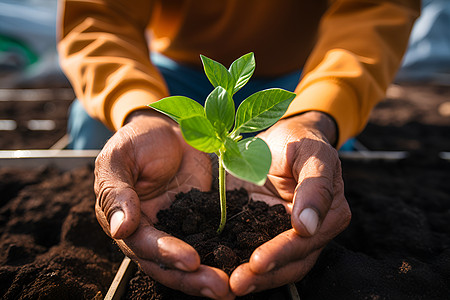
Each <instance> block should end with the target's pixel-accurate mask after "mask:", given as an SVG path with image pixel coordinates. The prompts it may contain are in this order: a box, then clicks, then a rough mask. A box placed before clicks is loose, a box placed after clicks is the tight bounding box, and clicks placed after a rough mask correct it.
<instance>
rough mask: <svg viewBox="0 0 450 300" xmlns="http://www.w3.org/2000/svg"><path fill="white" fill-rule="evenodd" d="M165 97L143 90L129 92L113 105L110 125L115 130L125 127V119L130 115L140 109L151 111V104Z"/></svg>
mask: <svg viewBox="0 0 450 300" xmlns="http://www.w3.org/2000/svg"><path fill="white" fill-rule="evenodd" d="M164 97H166V95H155V94H154V93H150V92H148V91H145V90H142V89H133V90H128V91H126V92H125V93H123V94H122V95H120V96H119V97H118V98H117V99H116V100H115V101H114V103H113V104H112V105H111V109H110V113H111V114H110V116H111V119H110V120H108V123H109V125H110V126H112V127H113V128H114V130H118V129H119V128H120V127H122V126H123V125H124V122H125V119H126V117H127V116H128V115H129V114H130V113H132V112H133V111H136V110H139V109H150V108H149V107H148V105H149V104H150V103H153V102H156V101H158V100H160V99H161V98H164Z"/></svg>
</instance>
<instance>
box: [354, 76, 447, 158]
mask: <svg viewBox="0 0 450 300" xmlns="http://www.w3.org/2000/svg"><path fill="white" fill-rule="evenodd" d="M357 140H358V141H359V142H360V143H362V145H363V146H365V147H367V148H368V149H369V150H381V151H408V152H413V153H422V154H427V155H428V156H435V155H436V154H437V153H439V152H442V151H447V152H448V151H450V86H436V85H402V86H400V85H392V86H391V87H390V88H389V89H388V91H387V97H386V99H385V100H384V101H382V102H380V103H379V104H378V105H377V106H376V107H375V109H374V110H373V111H372V113H371V115H370V119H369V123H368V124H367V126H366V128H365V129H364V130H363V132H362V133H361V134H360V135H359V136H358V137H357Z"/></svg>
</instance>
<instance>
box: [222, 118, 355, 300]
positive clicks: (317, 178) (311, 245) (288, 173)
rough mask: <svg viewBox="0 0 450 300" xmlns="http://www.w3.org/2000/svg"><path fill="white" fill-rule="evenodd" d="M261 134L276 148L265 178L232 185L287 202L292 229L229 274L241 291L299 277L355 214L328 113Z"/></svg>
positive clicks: (286, 122)
mask: <svg viewBox="0 0 450 300" xmlns="http://www.w3.org/2000/svg"><path fill="white" fill-rule="evenodd" d="M259 137H261V138H262V139H263V140H265V141H266V143H267V144H268V145H269V148H270V150H271V153H272V166H271V168H270V171H269V175H268V180H267V182H266V184H265V185H264V186H263V187H257V186H255V185H251V184H248V183H241V182H239V181H237V180H234V179H231V178H230V180H228V182H229V188H234V187H238V186H242V185H243V186H244V187H245V188H246V189H247V190H248V191H249V194H250V197H252V198H253V199H255V200H263V201H266V202H268V203H269V204H276V203H281V204H284V205H285V207H286V208H287V211H288V212H289V213H290V214H291V223H292V229H290V230H288V231H285V232H283V233H281V234H279V235H278V236H276V237H275V238H273V239H272V240H270V241H268V242H267V243H265V244H263V245H261V246H260V247H258V248H257V249H256V250H255V251H254V252H253V254H252V256H251V257H250V260H249V262H248V263H245V264H242V265H240V266H239V267H238V268H237V269H236V270H235V271H234V272H233V273H232V274H231V276H230V287H231V290H232V291H233V293H234V294H236V295H238V296H241V295H245V294H248V293H250V292H254V291H260V290H265V289H270V288H274V287H278V286H281V285H284V284H287V283H293V282H297V281H299V280H301V279H302V278H303V277H304V276H305V275H306V274H307V273H308V272H309V271H310V270H311V268H312V267H313V266H314V264H315V262H316V260H317V258H318V257H319V254H320V252H321V250H322V249H323V248H324V247H325V245H326V244H327V243H328V242H330V241H331V240H332V239H333V238H334V237H335V236H336V235H338V234H339V233H340V232H341V231H343V230H344V229H345V228H346V227H347V226H348V224H349V222H350V218H351V213H350V209H349V206H348V203H347V201H346V199H345V197H344V183H343V179H342V174H341V166H340V160H339V157H338V153H337V151H336V150H335V149H334V148H333V147H332V146H331V145H330V142H331V143H333V142H334V139H336V129H335V125H334V122H333V121H332V120H331V119H330V118H329V117H328V116H326V115H325V114H322V113H320V112H308V113H305V114H302V115H298V116H294V117H291V118H288V119H283V120H281V121H279V122H278V123H277V124H275V125H274V126H272V127H271V128H270V129H269V130H267V131H265V132H263V133H261V134H260V135H259Z"/></svg>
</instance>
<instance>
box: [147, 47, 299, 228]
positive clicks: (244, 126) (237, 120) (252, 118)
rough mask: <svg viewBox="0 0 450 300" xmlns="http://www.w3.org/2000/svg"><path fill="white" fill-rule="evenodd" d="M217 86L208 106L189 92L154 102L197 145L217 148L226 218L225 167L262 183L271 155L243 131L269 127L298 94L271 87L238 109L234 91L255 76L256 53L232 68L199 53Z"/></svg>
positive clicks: (208, 149) (223, 217) (209, 149)
mask: <svg viewBox="0 0 450 300" xmlns="http://www.w3.org/2000/svg"><path fill="white" fill-rule="evenodd" d="M200 58H201V60H202V63H203V67H204V70H205V73H206V76H207V77H208V79H209V81H210V82H211V84H212V85H213V86H214V90H213V91H212V92H211V93H210V94H209V95H208V97H207V98H206V101H205V107H203V106H202V105H201V104H199V103H198V102H196V101H195V100H193V99H191V98H188V97H184V96H171V97H167V98H164V99H161V100H159V101H157V102H154V103H152V104H150V105H149V106H150V107H152V108H154V109H156V110H157V111H159V112H161V113H164V114H166V115H167V116H169V117H170V118H172V119H173V120H175V121H176V122H178V124H179V125H180V129H181V133H182V135H183V137H184V139H185V140H186V142H187V143H188V144H189V145H191V146H192V147H194V148H196V149H198V150H200V151H203V152H206V153H215V154H216V155H217V157H218V162H219V199H220V211H221V219H220V225H219V228H218V230H217V232H218V233H220V232H222V230H223V229H224V227H225V222H226V188H225V170H226V171H228V172H229V173H230V174H232V175H233V176H235V177H237V178H239V179H242V180H246V181H249V182H252V183H254V184H257V185H263V184H264V183H265V181H266V178H267V174H268V172H269V168H270V164H271V161H272V156H271V154H270V150H269V147H268V146H267V144H266V143H265V142H264V141H263V140H262V139H260V138H258V137H250V138H245V139H242V136H241V134H242V133H252V132H257V131H261V130H264V129H267V128H268V127H270V126H272V125H273V124H275V122H277V121H278V120H279V119H280V118H281V116H282V115H283V114H284V113H285V112H286V110H287V108H288V106H289V104H290V103H291V101H292V100H293V99H294V97H295V94H294V93H291V92H288V91H286V90H283V89H277V88H273V89H267V90H263V91H259V92H256V93H254V94H253V95H251V96H249V97H248V98H246V99H245V100H244V101H243V102H242V103H241V104H240V105H239V107H238V109H237V111H235V105H234V100H233V95H234V94H235V93H236V92H237V91H239V90H240V89H241V88H242V87H243V86H244V85H245V84H246V83H247V82H248V81H249V79H250V77H251V76H252V75H253V72H254V70H255V57H254V55H253V53H248V54H246V55H244V56H242V57H240V58H239V59H237V60H235V61H234V62H233V63H232V64H231V66H230V68H229V69H228V70H227V69H226V68H225V67H224V66H223V65H222V64H220V63H218V62H216V61H214V60H212V59H210V58H207V57H206V56H203V55H200Z"/></svg>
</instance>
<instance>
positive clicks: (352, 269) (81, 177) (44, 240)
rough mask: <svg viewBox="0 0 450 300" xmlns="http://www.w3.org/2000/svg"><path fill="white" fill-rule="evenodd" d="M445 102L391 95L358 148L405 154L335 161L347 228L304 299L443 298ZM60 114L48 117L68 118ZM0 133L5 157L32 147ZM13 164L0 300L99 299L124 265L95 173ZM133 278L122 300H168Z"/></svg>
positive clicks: (0, 241)
mask: <svg viewBox="0 0 450 300" xmlns="http://www.w3.org/2000/svg"><path fill="white" fill-rule="evenodd" d="M449 95H450V88H448V87H435V86H434V87H430V86H428V87H417V86H414V87H401V88H400V87H396V86H393V87H392V88H391V89H390V91H389V93H388V96H389V97H388V99H387V100H386V101H385V102H382V103H380V104H379V105H378V106H377V108H376V109H375V110H374V112H373V113H372V115H371V118H370V122H369V124H368V126H367V128H366V129H365V130H364V131H363V132H362V133H361V135H360V136H359V137H358V140H359V141H360V142H361V143H362V144H363V145H364V146H366V147H367V148H369V149H370V150H377V151H385V150H386V151H394V150H395V151H404V153H406V154H407V155H403V154H404V153H403V152H402V153H401V154H402V155H400V156H398V157H394V158H393V159H379V158H378V159H377V158H374V157H367V156H366V157H364V156H361V157H359V158H356V159H355V158H354V157H353V158H352V156H344V153H342V156H341V157H342V166H343V175H344V182H345V194H346V197H347V200H348V202H349V204H350V207H351V210H352V213H353V218H352V222H351V224H350V226H349V227H348V229H347V230H345V231H344V232H343V233H342V234H340V235H339V236H338V237H337V238H336V239H335V240H334V241H332V242H331V243H330V244H329V245H328V246H327V247H326V248H325V249H324V251H323V252H322V254H321V256H320V258H319V260H318V262H317V264H316V265H315V267H314V268H313V269H312V270H311V272H310V273H309V274H308V275H307V276H306V277H305V278H304V279H303V280H302V281H301V282H299V283H297V288H298V291H299V293H300V296H301V299H302V300H305V299H445V298H447V297H448V295H450V201H449V199H450V186H449V185H448V182H450V162H449V161H445V160H442V159H440V158H439V155H438V154H439V153H440V152H444V151H446V152H449V151H450V130H449V129H450V117H449V116H448V115H446V114H447V112H446V107H447V106H448V103H449V100H450V99H449ZM28 102H30V103H31V101H28ZM67 103H69V102H67ZM22 106H23V105H19V104H15V107H22ZM67 107H68V106H67ZM11 111H15V110H11ZM61 114H62V110H61V112H60V113H58V114H57V115H58V116H56V115H55V118H66V116H64V117H62V116H61ZM8 116H9V117H11V118H12V116H11V115H8ZM33 118H35V117H33ZM64 120H66V119H64ZM2 134H4V132H3V133H2V132H0V140H1V141H2V143H4V144H2V145H3V146H2V147H3V149H14V148H18V149H32V148H39V146H38V144H37V143H36V144H33V143H34V142H33V141H34V140H33V139H28V138H26V137H24V136H21V137H19V138H18V137H17V133H16V134H14V135H13V134H12V135H11V140H9V141H7V140H5V139H3V138H4V137H7V135H2ZM37 135H39V134H37ZM40 137H41V140H40V141H39V143H43V142H44V140H46V138H45V135H43V134H41V135H40ZM58 138H59V137H58ZM56 140H57V139H53V140H51V141H50V140H47V141H45V143H46V144H45V147H46V148H49V147H50V146H51V145H52V144H54V142H56ZM28 141H29V142H28ZM23 143H26V145H24V144H23ZM4 145H7V146H10V145H16V146H14V147H12V148H11V147H10V148H7V147H6V148H5V146H4ZM41 145H43V144H41ZM441 156H442V155H441ZM63 159H64V158H63ZM21 160H22V161H23V159H21ZM58 161H59V160H58ZM53 162H54V163H55V161H53ZM58 164H59V163H58ZM68 164H69V163H67V164H66V165H68ZM70 164H72V163H70ZM20 165H21V167H18V166H16V167H15V166H13V165H9V166H8V167H6V164H5V163H3V164H2V161H1V160H0V195H2V196H1V203H0V249H1V250H0V298H2V299H17V298H21V297H22V298H39V297H41V298H47V299H49V298H51V299H54V298H59V299H80V298H84V299H86V298H89V299H92V298H94V297H96V298H97V299H100V298H103V297H104V296H105V295H106V293H107V291H108V288H109V286H110V284H111V282H112V280H113V278H114V275H115V273H116V272H117V269H118V268H119V265H120V263H121V261H122V259H123V255H122V253H121V252H120V250H119V249H118V247H117V246H116V245H115V244H114V243H113V242H112V240H111V239H109V238H108V237H107V236H106V235H105V233H104V232H103V231H102V230H101V228H100V226H99V225H98V223H97V221H96V219H95V213H94V209H93V207H94V201H95V196H94V192H93V169H92V166H91V165H89V164H88V165H86V164H81V166H80V167H79V168H76V169H74V170H70V171H65V172H63V171H61V169H60V168H55V167H52V166H51V165H48V164H42V163H38V164H37V165H41V167H38V166H37V165H36V164H34V163H33V165H34V166H33V167H31V165H32V164H31V161H28V165H29V167H27V163H25V164H20ZM61 165H65V163H64V162H63V163H62V164H60V166H61ZM74 165H77V164H76V163H75V164H74ZM71 168H72V167H70V168H69V169H71ZM133 277H134V278H133V279H132V280H131V282H130V285H129V286H128V291H127V296H125V297H128V298H133V293H134V295H136V292H135V291H133V288H135V287H136V286H137V285H139V284H143V285H140V286H141V287H142V286H144V287H146V289H145V290H140V291H139V292H138V293H139V296H140V297H142V298H148V299H170V297H169V298H168V297H167V296H166V297H165V298H164V296H163V295H162V293H163V292H162V291H167V288H165V287H162V286H161V285H159V284H157V283H156V282H154V281H153V280H152V279H151V278H149V277H148V276H145V275H144V274H142V273H141V272H139V271H137V273H136V274H134V275H133ZM272 292H273V293H274V294H272V295H277V293H279V295H281V294H283V295H284V294H286V291H285V289H280V290H278V291H272ZM274 297H275V296H274Z"/></svg>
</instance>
